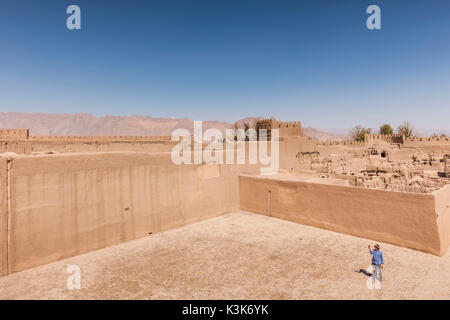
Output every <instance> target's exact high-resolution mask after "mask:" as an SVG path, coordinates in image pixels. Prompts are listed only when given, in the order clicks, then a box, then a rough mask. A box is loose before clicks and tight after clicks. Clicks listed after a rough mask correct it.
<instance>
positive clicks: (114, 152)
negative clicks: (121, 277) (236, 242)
mask: <svg viewBox="0 0 450 320" xmlns="http://www.w3.org/2000/svg"><path fill="white" fill-rule="evenodd" d="M256 129H266V130H267V137H268V140H269V141H268V142H267V144H269V145H270V144H271V143H272V142H273V141H271V137H272V135H271V130H272V129H279V130H280V131H279V151H280V168H279V170H278V172H277V173H276V174H274V175H261V174H260V170H259V169H260V167H261V165H259V164H249V162H248V161H246V162H245V164H206V163H203V164H192V165H185V164H182V165H176V164H174V163H173V162H172V161H171V156H170V153H171V150H172V148H173V147H174V145H176V143H177V142H175V141H171V137H170V136H159V137H148V136H114V137H88V136H31V135H29V132H28V130H27V129H18V130H12V129H6V130H0V275H6V274H10V273H13V272H17V271H21V270H24V269H28V268H31V267H34V266H37V265H42V264H46V263H49V262H53V261H57V260H60V259H63V258H66V257H70V256H74V255H78V254H81V253H84V252H88V251H91V250H95V249H99V248H103V247H107V246H110V245H113V244H118V243H121V242H124V241H127V240H131V239H136V238H140V237H144V236H147V235H148V234H149V233H155V232H159V231H162V230H167V229H172V228H176V227H179V226H182V225H186V224H190V223H193V222H196V221H200V220H205V219H208V218H211V217H216V216H219V215H223V214H226V213H229V212H234V211H237V210H245V211H248V212H252V213H257V214H262V215H266V216H270V217H275V218H279V219H285V220H289V221H293V222H297V223H301V224H305V225H310V226H315V227H319V228H323V229H327V230H332V231H336V232H340V233H345V234H350V235H355V236H358V237H365V238H370V239H374V240H377V241H383V242H388V243H392V244H395V245H398V246H404V247H408V248H412V249H416V250H420V251H424V252H428V253H431V254H434V255H438V256H442V255H443V254H444V253H445V252H446V250H447V248H448V246H449V244H450V186H449V184H450V141H449V139H448V138H419V137H413V138H405V137H403V136H395V135H394V136H382V135H366V137H365V141H364V142H363V143H356V142H352V141H341V142H332V143H319V142H318V141H315V140H313V139H311V138H308V137H304V136H303V135H302V130H301V123H300V122H288V123H286V122H279V121H276V120H274V119H266V120H262V121H259V122H258V123H257V125H256ZM251 143H253V142H245V145H246V150H248V148H249V147H250V144H251ZM233 148H235V146H233ZM268 149H269V150H270V147H269V148H268ZM226 152H228V150H227V149H226V148H224V150H223V153H226ZM246 155H248V153H246ZM235 163H236V162H235Z"/></svg>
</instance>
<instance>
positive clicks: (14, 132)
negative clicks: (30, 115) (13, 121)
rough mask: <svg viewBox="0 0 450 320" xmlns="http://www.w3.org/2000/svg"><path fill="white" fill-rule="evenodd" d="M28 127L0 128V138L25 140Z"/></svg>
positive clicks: (27, 135)
mask: <svg viewBox="0 0 450 320" xmlns="http://www.w3.org/2000/svg"><path fill="white" fill-rule="evenodd" d="M28 137H29V134H28V129H0V140H27V139H28Z"/></svg>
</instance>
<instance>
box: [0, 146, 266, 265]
mask: <svg viewBox="0 0 450 320" xmlns="http://www.w3.org/2000/svg"><path fill="white" fill-rule="evenodd" d="M258 169H259V168H257V167H255V166H245V165H242V166H238V165H228V166H226V165H174V164H173V163H172V162H171V159H170V154H164V155H151V154H132V153H131V154H110V153H106V154H85V155H76V154H66V155H52V156H33V157H18V158H15V159H14V160H13V167H12V170H11V179H12V190H11V191H12V211H11V217H12V230H11V271H12V272H16V271H20V270H23V269H26V268H30V267H32V266H36V265H40V264H44V263H48V262H52V261H56V260H59V259H62V258H65V257H70V256H73V255H77V254H80V253H83V252H87V251H90V250H94V249H98V248H102V247H105V246H108V245H112V244H116V243H120V242H123V241H126V240H130V239H134V238H138V237H143V236H148V234H149V233H154V232H158V231H161V230H165V229H169V228H174V227H178V226H182V225H185V224H188V223H192V222H195V221H199V220H202V219H206V218H210V217H214V216H217V215H220V214H224V213H227V212H231V211H233V210H236V209H238V206H239V200H238V190H237V185H238V176H237V174H238V172H242V171H247V172H251V171H256V170H258ZM0 194H1V189H0ZM2 217H3V215H2ZM2 230H4V228H2ZM2 232H3V231H2ZM2 235H3V234H2ZM2 244H3V242H2Z"/></svg>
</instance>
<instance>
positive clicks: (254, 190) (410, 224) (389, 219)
mask: <svg viewBox="0 0 450 320" xmlns="http://www.w3.org/2000/svg"><path fill="white" fill-rule="evenodd" d="M239 193H240V208H241V210H245V211H249V212H255V213H260V214H264V215H268V216H271V217H275V218H280V219H285V220H289V221H293V222H297V223H301V224H306V225H310V226H315V227H320V228H323V229H328V230H332V231H336V232H341V233H346V234H351V235H355V236H358V237H364V238H370V239H376V240H379V241H384V242H388V243H393V244H396V245H400V246H404V247H408V248H413V249H416V250H421V251H425V252H429V253H432V254H435V255H439V256H442V255H443V254H444V253H445V251H446V249H447V247H448V245H449V244H450V209H449V207H450V185H448V186H446V187H444V188H442V189H440V190H438V191H436V192H434V193H432V194H416V193H408V192H396V191H385V190H373V189H362V188H355V187H348V186H342V185H330V184H323V183H312V182H306V181H298V180H297V181H291V180H282V179H276V178H270V177H257V176H241V177H240V179H239Z"/></svg>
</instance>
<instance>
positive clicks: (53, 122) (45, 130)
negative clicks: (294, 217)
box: [0, 112, 343, 141]
mask: <svg viewBox="0 0 450 320" xmlns="http://www.w3.org/2000/svg"><path fill="white" fill-rule="evenodd" d="M259 119H262V118H261V117H247V118H244V119H241V120H239V121H237V124H238V126H239V127H240V128H243V127H244V123H248V124H249V125H250V127H251V128H254V127H255V125H256V121H257V120H259ZM233 125H234V124H232V123H228V122H221V121H203V129H208V128H217V129H219V130H224V129H227V128H232V127H233ZM193 127H194V122H193V121H192V120H190V119H186V118H153V117H149V116H137V115H131V116H127V117H124V116H109V115H107V116H103V117H95V116H93V115H91V114H88V113H77V114H49V113H19V112H2V113H0V128H4V129H19V128H28V129H30V134H31V135H75V136H85V135H87V136H94V135H98V136H107V135H153V136H159V135H170V134H171V133H172V131H173V130H175V129H178V128H185V129H188V130H189V131H191V132H192V130H193ZM303 133H304V135H306V136H309V137H312V138H315V139H317V140H320V141H327V140H336V139H337V140H339V139H343V136H340V135H335V134H329V133H326V132H323V131H319V130H316V129H314V128H308V127H307V128H304V131H303Z"/></svg>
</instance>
